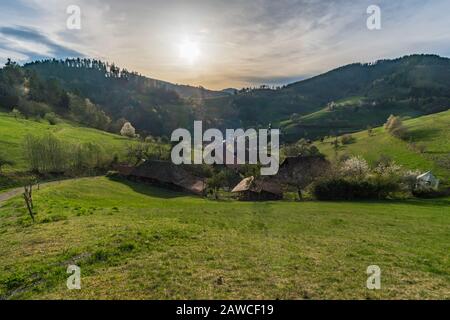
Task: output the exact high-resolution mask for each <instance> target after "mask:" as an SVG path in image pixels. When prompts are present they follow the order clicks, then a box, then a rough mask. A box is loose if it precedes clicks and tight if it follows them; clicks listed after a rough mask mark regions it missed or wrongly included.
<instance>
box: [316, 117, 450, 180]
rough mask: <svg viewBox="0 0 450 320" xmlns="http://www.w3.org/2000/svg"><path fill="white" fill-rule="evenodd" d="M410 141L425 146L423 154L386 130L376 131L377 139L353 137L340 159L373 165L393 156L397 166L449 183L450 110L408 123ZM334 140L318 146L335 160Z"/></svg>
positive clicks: (361, 136)
mask: <svg viewBox="0 0 450 320" xmlns="http://www.w3.org/2000/svg"><path fill="white" fill-rule="evenodd" d="M404 125H405V127H406V128H407V129H408V136H409V137H410V140H411V141H412V142H414V143H416V144H418V145H424V146H425V147H426V150H425V152H424V153H423V154H421V153H419V152H417V151H414V150H413V149H412V148H411V147H410V146H409V145H408V144H409V142H410V140H409V139H407V141H403V140H400V139H397V138H394V137H392V136H391V135H390V134H388V133H387V132H386V131H385V130H384V128H376V129H374V130H373V132H374V136H372V137H369V135H368V133H367V131H363V132H359V133H356V134H353V136H354V137H355V138H356V141H355V142H354V143H352V144H349V145H345V146H341V147H340V149H339V151H338V156H340V155H343V154H353V155H362V156H364V158H366V160H368V161H369V162H371V163H373V162H375V161H376V160H377V159H378V158H379V157H380V155H386V156H389V157H391V158H392V159H393V160H395V161H396V162H397V163H399V164H401V165H404V166H406V167H408V168H411V169H420V170H423V171H428V170H432V171H433V173H434V174H436V175H437V176H438V177H439V178H441V179H443V180H444V181H443V182H445V183H449V181H450V168H449V167H448V166H449V165H450V130H449V128H450V110H449V111H446V112H442V113H437V114H433V115H429V116H423V117H419V118H415V119H410V120H406V121H404ZM331 142H332V140H331V139H328V140H325V141H324V142H323V143H320V142H318V143H317V144H316V145H317V147H318V148H319V149H320V151H322V152H323V153H325V154H326V155H327V156H328V157H329V158H331V159H333V158H334V157H335V152H334V150H333V146H332V145H331Z"/></svg>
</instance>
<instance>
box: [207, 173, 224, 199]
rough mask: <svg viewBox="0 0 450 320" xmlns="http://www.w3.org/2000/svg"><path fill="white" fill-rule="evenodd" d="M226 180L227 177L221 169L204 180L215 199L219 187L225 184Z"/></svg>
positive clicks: (217, 195)
mask: <svg viewBox="0 0 450 320" xmlns="http://www.w3.org/2000/svg"><path fill="white" fill-rule="evenodd" d="M226 181H227V177H226V174H225V172H223V171H219V172H217V173H215V174H213V176H212V177H211V178H209V179H207V180H206V185H207V186H208V189H209V190H211V192H212V194H213V195H214V198H215V199H216V200H217V199H219V189H220V188H221V187H223V186H224V185H225V184H226Z"/></svg>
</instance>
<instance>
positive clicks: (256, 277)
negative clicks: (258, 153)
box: [0, 178, 450, 299]
mask: <svg viewBox="0 0 450 320" xmlns="http://www.w3.org/2000/svg"><path fill="white" fill-rule="evenodd" d="M34 203H35V208H36V211H37V212H38V214H37V216H36V219H37V222H36V223H35V224H32V223H31V219H30V218H29V216H28V214H27V212H26V209H25V208H24V206H23V199H21V198H20V197H17V198H15V199H11V200H9V201H8V202H7V203H2V205H1V207H0V234H1V235H2V241H1V242H0V256H1V257H2V259H0V299H35V298H38V299H255V298H257V299H389V298H390V299H393V298H395V299H445V298H448V297H449V296H448V294H449V292H448V282H449V274H450V273H449V272H450V270H449V265H448V244H449V243H450V238H449V237H450V232H449V225H450V216H449V215H448V214H445V212H443V208H444V207H445V206H447V207H448V205H449V200H448V199H440V200H436V199H435V200H410V201H400V202H395V201H378V202H321V203H320V202H305V203H296V202H278V203H273V202H269V203H256V202H249V203H241V202H229V201H222V202H216V201H209V200H205V199H201V198H197V197H192V196H188V195H185V194H179V193H175V192H170V191H165V190H162V189H157V188H151V187H148V186H142V185H138V184H134V183H131V182H122V181H112V180H108V179H107V178H86V179H80V180H75V181H66V182H61V183H60V184H58V185H54V186H48V187H43V188H41V190H39V191H36V192H35V197H34ZM387 208H389V209H387ZM70 264H76V265H78V266H79V267H80V268H81V277H82V280H81V286H82V290H67V287H66V280H67V277H68V274H67V273H66V269H67V266H68V265H70ZM373 264H376V265H379V266H380V267H381V268H382V272H383V278H382V279H383V280H382V285H383V289H382V290H367V289H366V281H367V274H366V270H367V267H368V266H369V265H373Z"/></svg>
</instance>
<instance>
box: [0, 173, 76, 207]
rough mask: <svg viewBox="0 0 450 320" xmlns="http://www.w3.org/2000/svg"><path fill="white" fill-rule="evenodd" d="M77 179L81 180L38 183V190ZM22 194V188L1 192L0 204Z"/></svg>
mask: <svg viewBox="0 0 450 320" xmlns="http://www.w3.org/2000/svg"><path fill="white" fill-rule="evenodd" d="M78 179H82V178H75V179H64V180H58V181H50V182H44V183H40V184H39V189H40V188H45V187H48V186H52V185H55V184H60V183H61V182H66V181H72V180H78ZM36 188H37V186H36V187H34V188H33V190H36ZM22 193H23V187H21V188H15V189H11V190H8V191H5V192H1V193H0V204H1V203H2V202H3V201H6V200H9V199H11V198H14V197H15V196H18V195H20V194H22Z"/></svg>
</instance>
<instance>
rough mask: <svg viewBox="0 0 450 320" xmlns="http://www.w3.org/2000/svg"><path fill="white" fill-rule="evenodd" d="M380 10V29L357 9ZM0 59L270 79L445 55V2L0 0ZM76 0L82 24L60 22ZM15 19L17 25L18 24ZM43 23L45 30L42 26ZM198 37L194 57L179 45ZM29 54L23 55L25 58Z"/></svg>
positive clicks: (210, 82) (212, 81)
mask: <svg viewBox="0 0 450 320" xmlns="http://www.w3.org/2000/svg"><path fill="white" fill-rule="evenodd" d="M374 3H375V4H378V5H379V6H380V7H381V9H382V29H381V30H380V31H369V30H368V29H367V28H366V19H367V14H366V9H367V7H368V6H369V5H371V4H374ZM0 4H1V8H2V10H1V11H0V27H2V28H1V29H0V30H3V32H1V31H0V60H1V58H4V57H5V55H6V54H11V53H14V54H16V55H17V56H19V57H20V58H21V59H22V60H23V59H33V58H36V57H40V56H64V55H69V56H72V55H74V54H76V55H81V54H84V55H87V56H93V57H97V58H102V59H107V60H110V61H114V62H116V63H118V64H119V65H121V66H124V67H126V68H128V69H133V70H137V71H139V72H141V73H143V74H146V75H148V76H152V77H155V78H160V79H164V80H168V81H172V82H177V83H191V84H196V85H197V84H198V85H200V84H201V85H205V86H209V87H213V88H221V87H229V86H236V87H240V86H247V85H259V84H263V83H266V84H279V83H286V82H290V81H291V80H298V79H303V78H305V77H307V76H310V75H315V74H318V73H321V72H324V71H328V70H329V69H332V68H334V67H338V66H341V65H344V64H347V63H352V62H358V61H361V62H368V61H373V60H376V59H380V58H391V57H398V56H402V55H405V54H411V53H436V54H441V55H448V54H449V53H450V33H449V32H448V30H450V19H448V17H447V14H448V12H449V10H450V1H448V0H396V1H392V0H359V1H354V0H327V1H320V0H277V1H273V0H255V1H242V0H196V1H186V0H152V1H144V0H142V1H139V0H129V1H123V0H108V1H106V0H39V1H38V0H20V1H18V2H11V1H8V2H5V1H4V0H0ZM70 4H76V5H79V6H80V8H81V10H82V29H81V30H67V29H66V19H67V14H66V8H67V6H68V5H70ZM17 25H18V26H19V27H18V26H17ZM44 31H45V33H44ZM187 37H188V38H190V39H192V40H193V41H195V42H197V43H198V46H199V47H200V50H201V60H200V61H199V63H197V64H196V65H188V64H186V63H183V61H180V58H179V48H178V45H179V43H180V42H181V41H183V39H185V38H187ZM26 57H28V58H26Z"/></svg>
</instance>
